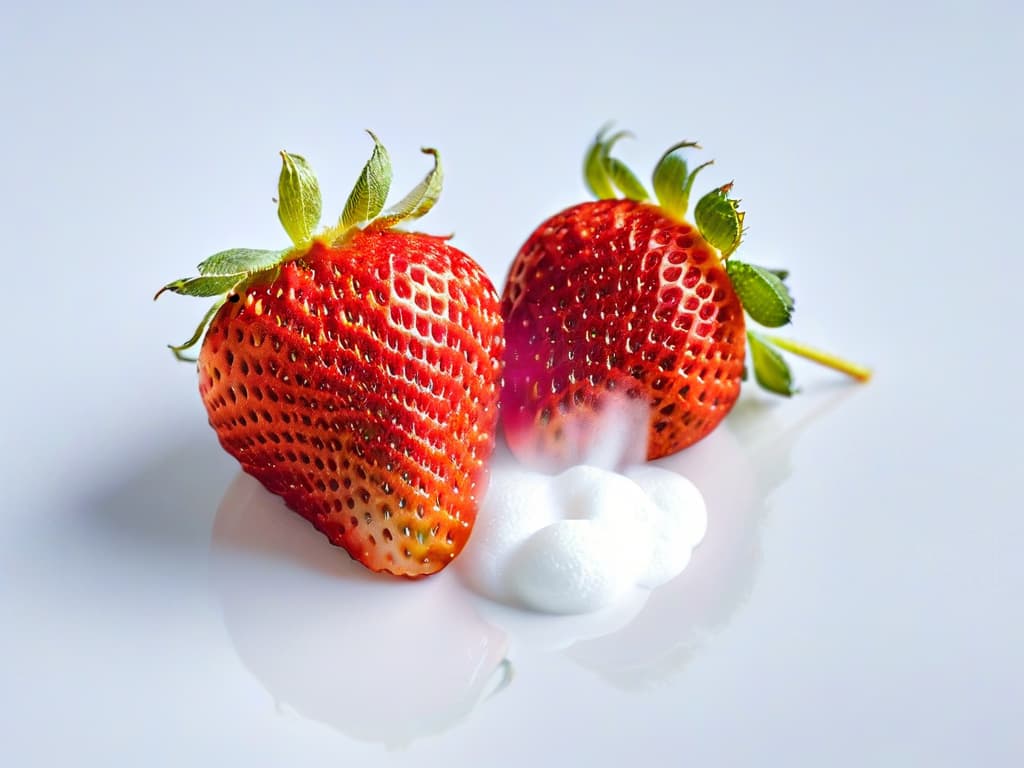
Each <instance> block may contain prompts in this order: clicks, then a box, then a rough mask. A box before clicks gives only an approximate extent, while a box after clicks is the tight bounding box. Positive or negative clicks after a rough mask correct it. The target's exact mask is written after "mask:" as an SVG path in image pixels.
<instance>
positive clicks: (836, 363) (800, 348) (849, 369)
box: [765, 335, 871, 381]
mask: <svg viewBox="0 0 1024 768" xmlns="http://www.w3.org/2000/svg"><path fill="white" fill-rule="evenodd" d="M765 338H766V339H767V340H768V341H770V342H771V343H772V344H774V345H775V346H776V347H778V348H779V349H784V350H786V351H787V352H792V353H793V354H794V355H799V356H800V357H803V358H806V359H808V360H812V361H814V362H815V363H818V364H819V365H824V366H825V367H826V368H831V369H832V370H834V371H839V372H840V373H845V374H846V375H847V376H850V377H852V378H854V379H856V380H857V381H868V380H870V379H871V369H870V368H866V367H865V366H863V365H858V364H856V363H852V362H850V361H849V360H844V359H843V358H841V357H837V356H836V355H833V354H831V353H830V352H824V351H822V350H820V349H816V348H814V347H811V346H808V345H807V344H804V343H802V342H799V341H793V340H792V339H784V338H781V337H779V336H767V335H766V336H765Z"/></svg>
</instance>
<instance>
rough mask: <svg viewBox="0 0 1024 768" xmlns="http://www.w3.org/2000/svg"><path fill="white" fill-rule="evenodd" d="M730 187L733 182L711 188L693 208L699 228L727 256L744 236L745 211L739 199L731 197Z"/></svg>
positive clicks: (705, 237) (706, 238)
mask: <svg viewBox="0 0 1024 768" xmlns="http://www.w3.org/2000/svg"><path fill="white" fill-rule="evenodd" d="M698 170H699V169H698ZM694 173H696V171H695V172H694ZM730 189H732V184H726V185H725V186H724V187H719V188H718V189H713V190H711V191H710V192H708V193H707V194H706V195H704V197H702V198H701V199H700V200H698V201H697V205H696V207H695V208H694V209H693V218H694V219H695V220H696V222H697V229H699V230H700V233H701V235H702V236H703V237H704V239H705V240H707V241H708V242H709V243H711V245H713V246H714V247H715V248H717V249H718V250H720V251H721V252H722V256H724V257H725V258H728V257H729V254H731V253H732V252H733V251H735V250H736V248H737V246H739V244H740V238H742V237H743V212H742V211H741V210H739V208H738V205H739V202H738V201H737V200H731V199H729V190H730Z"/></svg>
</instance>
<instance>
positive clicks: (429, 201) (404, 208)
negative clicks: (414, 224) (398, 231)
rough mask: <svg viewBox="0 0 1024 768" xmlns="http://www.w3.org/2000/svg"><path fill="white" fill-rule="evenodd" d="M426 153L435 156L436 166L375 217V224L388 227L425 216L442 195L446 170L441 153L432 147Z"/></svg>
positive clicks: (424, 149)
mask: <svg viewBox="0 0 1024 768" xmlns="http://www.w3.org/2000/svg"><path fill="white" fill-rule="evenodd" d="M421 151H422V152H423V154H425V155H433V156H434V167H433V169H432V170H431V171H430V173H428V174H427V175H426V177H425V178H424V179H423V181H421V182H420V183H419V184H417V185H416V186H415V187H413V188H412V191H411V192H409V194H407V195H406V196H405V197H403V198H402V199H401V200H399V201H398V202H397V203H395V204H394V205H393V206H391V207H390V208H388V209H387V210H386V211H384V213H382V214H381V215H380V216H378V217H377V218H376V219H374V222H373V226H374V227H380V228H381V229H387V228H389V227H393V226H395V225H396V224H399V223H401V222H403V221H409V220H411V219H418V218H420V217H421V216H425V215H426V214H427V212H428V211H429V210H430V209H431V208H433V207H434V203H436V202H437V199H438V198H439V197H440V196H441V185H442V183H443V181H444V171H443V170H442V168H441V154H440V153H439V152H438V151H437V150H436V149H432V148H430V147H424V148H423V149H422V150H421Z"/></svg>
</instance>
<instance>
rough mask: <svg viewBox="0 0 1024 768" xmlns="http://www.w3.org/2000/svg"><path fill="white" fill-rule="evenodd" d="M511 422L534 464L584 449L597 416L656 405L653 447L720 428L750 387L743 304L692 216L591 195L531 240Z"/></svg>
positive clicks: (513, 283)
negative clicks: (611, 409)
mask: <svg viewBox="0 0 1024 768" xmlns="http://www.w3.org/2000/svg"><path fill="white" fill-rule="evenodd" d="M501 309H502V315H503V317H504V318H505V336H506V347H507V349H506V353H505V374H504V385H503V391H502V400H501V407H502V426H503V429H504V432H505V436H506V439H507V441H508V443H509V447H510V448H511V450H512V452H513V453H514V454H515V455H516V456H517V457H518V458H519V459H520V460H522V461H525V462H527V463H529V464H532V465H534V466H537V467H540V468H545V469H548V470H549V471H556V470H558V469H560V468H562V467H565V466H567V465H569V464H572V463H575V462H577V461H579V460H580V458H581V457H582V456H585V454H586V451H587V448H588V445H587V443H588V441H589V440H591V439H592V438H593V434H594V429H595V426H594V424H595V421H596V420H595V418H594V416H595V414H597V413H601V412H607V410H608V406H609V404H610V403H612V402H613V401H614V400H615V399H616V398H621V399H620V400H619V402H620V403H623V402H625V403H630V402H632V403H639V404H642V406H644V407H649V412H647V411H644V412H642V415H643V416H644V418H645V420H646V421H647V424H648V428H647V434H646V436H645V437H646V441H647V442H646V456H647V458H648V459H656V458H659V457H661V456H666V455H668V454H671V453H675V452H676V451H680V450H682V449H683V448H686V447H687V446H689V445H692V444H693V443H695V442H696V441H698V440H700V439H701V438H702V437H704V436H706V435H707V434H709V433H710V432H711V431H712V430H713V429H714V428H715V427H716V426H717V425H718V423H719V422H720V421H721V420H722V419H723V418H724V417H725V415H726V414H727V413H728V412H729V409H730V408H732V406H733V403H735V401H736V398H737V397H738V396H739V391H740V380H741V378H742V374H743V359H744V352H745V343H746V334H745V326H744V320H743V309H742V307H741V305H740V302H739V299H738V297H737V296H736V293H735V292H734V291H733V287H732V283H731V282H730V281H729V278H728V276H727V275H726V272H725V269H724V268H723V267H722V263H721V261H720V260H719V256H718V253H717V251H716V250H714V249H713V248H712V247H711V246H710V245H708V244H707V243H706V242H705V241H704V239H703V238H702V237H701V236H700V233H699V232H698V231H697V230H696V229H695V228H694V227H692V226H691V225H689V224H686V223H681V222H678V221H676V220H674V219H671V218H669V217H667V216H666V215H665V214H664V213H663V212H662V211H661V210H660V209H659V208H657V207H655V206H653V205H649V204H646V203H637V202H634V201H632V200H602V201H598V202H589V203H583V204H581V205H577V206H574V207H572V208H569V209H568V210H565V211H563V212H562V213H559V214H557V215H555V216H553V217H552V218H550V219H548V220H547V221H545V222H544V223H543V224H541V225H540V227H539V228H538V229H537V230H536V231H535V232H534V233H533V234H532V235H531V236H530V238H529V240H527V241H526V244H525V245H523V247H522V249H521V250H520V251H519V254H518V255H517V256H516V259H515V261H514V262H513V264H512V267H511V269H510V271H509V276H508V281H507V283H506V285H505V291H504V294H503V296H502V306H501Z"/></svg>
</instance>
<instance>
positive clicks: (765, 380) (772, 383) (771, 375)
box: [747, 331, 796, 397]
mask: <svg viewBox="0 0 1024 768" xmlns="http://www.w3.org/2000/svg"><path fill="white" fill-rule="evenodd" d="M747 340H748V341H749V342H750V358H751V360H752V361H753V363H754V379H755V380H756V381H757V383H758V384H760V385H761V386H762V387H764V388H765V389H767V390H768V391H769V392H774V393H775V394H777V395H783V396H784V397H790V396H791V395H793V394H794V393H795V392H796V388H794V386H793V374H792V373H791V372H790V370H789V366H788V365H787V364H786V361H785V360H784V359H783V358H782V355H780V354H779V353H778V352H777V351H776V350H774V349H772V348H771V347H770V346H769V345H768V343H767V342H766V341H765V339H763V338H762V337H761V336H759V335H758V334H756V333H754V332H753V331H747Z"/></svg>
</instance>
